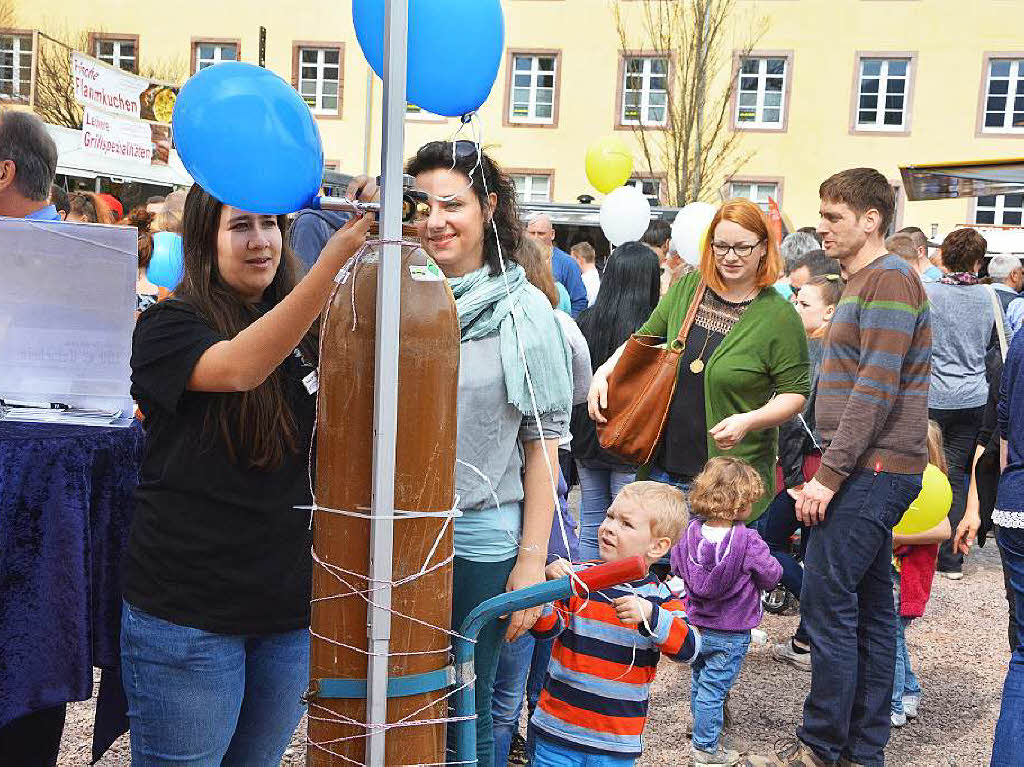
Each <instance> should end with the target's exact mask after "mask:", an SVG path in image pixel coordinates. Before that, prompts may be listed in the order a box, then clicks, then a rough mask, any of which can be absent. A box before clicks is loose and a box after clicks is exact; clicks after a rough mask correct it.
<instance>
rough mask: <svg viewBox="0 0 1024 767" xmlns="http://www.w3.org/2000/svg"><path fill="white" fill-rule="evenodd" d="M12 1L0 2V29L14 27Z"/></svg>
mask: <svg viewBox="0 0 1024 767" xmlns="http://www.w3.org/2000/svg"><path fill="white" fill-rule="evenodd" d="M14 20H15V13H14V0H0V29H2V28H4V27H15V26H17V24H15V23H14Z"/></svg>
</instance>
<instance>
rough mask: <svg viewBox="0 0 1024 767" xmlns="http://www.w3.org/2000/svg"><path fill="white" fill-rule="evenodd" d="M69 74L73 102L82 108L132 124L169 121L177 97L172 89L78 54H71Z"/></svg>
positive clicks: (176, 91) (176, 90)
mask: <svg viewBox="0 0 1024 767" xmlns="http://www.w3.org/2000/svg"><path fill="white" fill-rule="evenodd" d="M71 73H72V75H73V79H74V84H75V100H76V101H77V102H78V103H79V104H82V105H83V106H86V107H95V108H97V109H102V110H103V111H105V112H109V113H111V114H114V115H119V116H121V117H128V118H132V119H135V120H146V121H148V122H157V123H169V122H170V121H171V115H172V114H173V112H174V101H175V99H176V98H177V96H178V88H176V87H174V86H171V85H167V84H166V83H161V82H158V81H155V80H149V79H147V78H145V77H139V76H137V75H133V74H132V73H130V72H125V71H123V70H121V69H118V68H117V67H113V66H111V65H110V64H107V63H105V62H102V61H100V60H99V59H95V58H93V57H92V56H86V55H85V54H84V53H80V52H79V51H74V52H72V54H71Z"/></svg>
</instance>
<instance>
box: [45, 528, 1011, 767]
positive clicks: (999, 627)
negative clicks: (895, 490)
mask: <svg viewBox="0 0 1024 767" xmlns="http://www.w3.org/2000/svg"><path fill="white" fill-rule="evenodd" d="M964 572H965V577H964V579H963V580H962V581H958V582H952V581H948V580H946V579H944V578H936V581H935V588H934V589H933V591H932V599H931V602H930V603H929V604H928V612H927V614H926V615H925V617H924V618H923V619H921V620H920V621H917V622H915V624H914V625H912V626H911V628H910V629H909V631H908V636H907V641H908V643H909V645H910V653H911V657H912V659H913V663H914V669H915V671H916V673H917V674H918V676H919V677H920V679H921V684H922V687H923V688H924V699H923V702H922V704H921V715H920V718H919V719H918V720H917V721H916V722H915V723H913V724H911V725H908V726H907V727H906V728H904V729H902V730H894V732H893V736H892V740H891V741H890V743H889V747H888V749H887V751H886V755H887V757H888V762H889V764H892V765H913V766H914V767H973V766H974V765H978V766H979V767H980V766H981V765H987V764H988V760H989V753H990V750H991V747H992V732H993V729H994V727H995V720H996V717H997V716H998V713H999V697H1000V691H1001V689H1002V683H1003V676H1004V674H1005V672H1006V659H1007V657H1008V654H1007V651H1006V602H1005V599H1004V596H1003V582H1002V575H1001V571H1000V568H999V556H998V553H997V552H996V549H995V543H994V542H993V543H992V544H991V545H989V546H986V547H985V549H984V550H979V551H977V552H976V553H974V554H972V556H971V557H970V559H969V560H968V563H967V565H966V566H965V568H964ZM796 622H797V619H796V617H795V616H773V615H769V616H767V617H766V618H765V621H764V623H763V624H762V628H763V629H764V630H765V631H767V632H768V635H769V637H770V640H771V641H773V642H775V641H782V640H784V639H786V638H787V637H788V636H790V634H791V632H792V631H793V629H794V628H795V627H796ZM809 680H810V675H809V674H806V673H804V672H799V671H796V670H792V669H790V668H789V667H787V666H783V665H781V664H779V663H777V662H775V661H773V660H772V659H771V658H770V656H769V655H768V647H767V646H765V647H752V648H751V651H750V654H749V655H748V656H747V660H746V662H745V664H744V667H743V671H742V673H741V674H740V678H739V681H738V682H737V684H736V686H735V687H734V688H733V691H732V695H731V699H730V707H731V709H732V712H733V716H734V718H735V720H736V724H735V725H734V727H733V729H732V730H731V734H732V735H733V736H734V737H735V738H737V739H738V740H739V741H740V742H741V743H742V744H744V745H745V746H746V747H748V748H750V749H753V750H761V751H764V750H766V749H770V748H771V747H772V746H773V745H774V743H775V741H776V740H777V739H779V738H785V737H791V736H792V734H793V732H794V730H795V728H796V725H797V722H798V720H799V717H800V712H801V707H802V704H803V699H804V696H805V695H806V694H807V688H808V685H809ZM689 684H690V683H689V673H688V670H687V667H685V666H679V665H676V664H672V663H668V662H666V663H663V664H662V666H661V669H660V670H659V676H658V679H657V681H656V682H655V685H654V692H653V699H652V704H651V715H650V719H649V721H648V724H647V736H646V739H645V740H646V743H647V752H646V753H645V754H644V757H643V758H642V759H641V760H640V762H639V764H641V765H650V766H651V767H654V766H655V765H657V767H663V766H664V765H680V764H686V763H687V762H688V760H689V748H690V746H689V738H688V737H687V734H686V733H687V729H688V728H689V726H690V710H689V709H690V707H689V699H690V692H689ZM93 712H94V705H93V701H87V702H83V703H75V704H72V705H70V706H69V707H68V719H67V725H66V727H65V730H64V740H63V742H62V743H61V754H60V759H59V761H58V764H59V765H67V767H72V766H75V767H77V766H78V765H87V764H89V750H90V739H91V736H92V719H93ZM303 737H304V723H303V724H300V726H299V730H298V731H297V732H296V736H295V739H294V741H293V743H292V746H291V748H289V751H288V753H287V754H286V755H285V759H284V761H283V762H282V764H285V765H301V764H304V763H305V756H304V748H303V746H302V739H303ZM129 763H130V758H129V750H128V739H127V736H125V737H123V738H121V739H120V740H119V741H118V742H117V743H116V744H115V745H114V747H113V748H112V749H111V750H110V751H109V752H108V753H107V755H106V756H105V757H104V759H103V760H102V761H101V762H100V765H101V766H102V767H112V766H113V765H127V764H129Z"/></svg>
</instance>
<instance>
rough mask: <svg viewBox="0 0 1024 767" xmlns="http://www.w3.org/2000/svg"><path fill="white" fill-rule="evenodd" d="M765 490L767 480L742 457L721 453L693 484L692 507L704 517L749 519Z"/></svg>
mask: <svg viewBox="0 0 1024 767" xmlns="http://www.w3.org/2000/svg"><path fill="white" fill-rule="evenodd" d="M763 494H764V482H763V481H762V480H761V475H760V474H758V473H757V472H756V471H755V470H754V468H753V467H752V466H751V465H750V464H749V463H747V462H746V461H743V460H741V459H739V458H732V457H730V456H719V457H717V458H712V459H711V460H710V461H708V462H707V464H706V465H705V466H704V471H702V472H701V473H700V474H698V475H697V477H696V479H694V480H693V487H691V488H690V508H692V509H693V513H694V515H695V516H698V517H701V518H702V519H724V520H728V521H731V522H735V521H736V520H738V519H745V518H746V517H747V515H748V514H749V513H750V507H751V505H753V503H754V501H756V500H757V499H758V498H760V497H761V496H762V495H763Z"/></svg>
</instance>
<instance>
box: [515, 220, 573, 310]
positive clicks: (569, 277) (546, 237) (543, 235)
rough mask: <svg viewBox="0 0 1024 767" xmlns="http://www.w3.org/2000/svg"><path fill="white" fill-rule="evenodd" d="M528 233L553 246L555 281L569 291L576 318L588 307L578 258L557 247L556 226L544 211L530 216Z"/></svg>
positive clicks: (552, 270) (546, 244)
mask: <svg viewBox="0 0 1024 767" xmlns="http://www.w3.org/2000/svg"><path fill="white" fill-rule="evenodd" d="M526 233H527V234H528V235H529V236H530V237H533V238H534V239H535V240H537V242H539V243H540V244H541V245H543V246H544V247H545V248H551V249H552V251H551V273H552V274H553V275H554V277H555V282H559V283H561V284H562V286H563V287H564V288H565V289H566V291H567V292H568V293H569V302H570V304H571V305H572V316H573V317H574V318H575V317H576V316H577V315H579V313H580V312H582V311H583V310H584V309H586V308H587V287H586V285H584V284H583V275H582V273H581V272H580V266H579V264H577V263H576V259H574V258H573V257H572V256H570V255H569V254H568V253H566V252H565V251H564V250H560V249H559V248H557V247H555V227H554V226H552V224H551V219H550V218H548V216H547V215H546V214H544V213H537V214H535V215H533V216H530V218H529V220H528V221H527V222H526Z"/></svg>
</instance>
